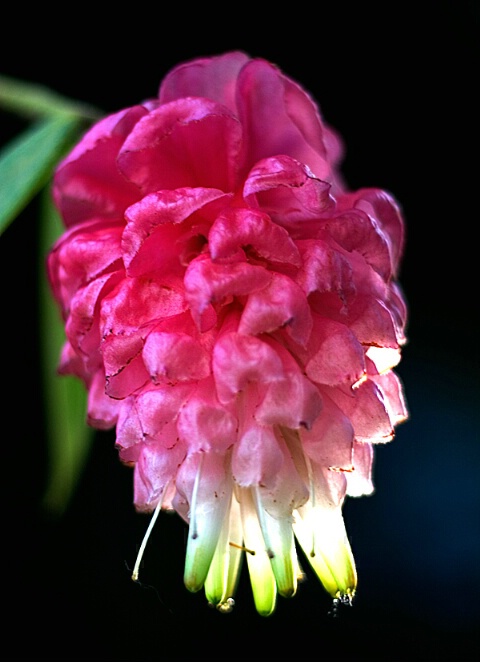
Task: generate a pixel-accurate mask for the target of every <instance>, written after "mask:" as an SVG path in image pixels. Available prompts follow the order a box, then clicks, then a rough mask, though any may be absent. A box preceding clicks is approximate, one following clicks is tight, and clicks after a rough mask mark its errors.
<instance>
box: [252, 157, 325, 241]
mask: <svg viewBox="0 0 480 662" xmlns="http://www.w3.org/2000/svg"><path fill="white" fill-rule="evenodd" d="M330 189H331V184H329V183H327V182H325V181H322V180H319V179H317V178H315V177H314V176H313V174H312V173H311V171H310V170H309V169H308V168H307V167H306V166H305V165H303V164H301V163H299V162H298V161H296V160H294V159H292V158H290V157H288V156H285V155H279V156H275V157H271V158H268V159H263V160H261V161H259V162H258V163H257V164H256V165H255V167H254V168H252V170H250V172H249V173H248V176H247V178H246V181H245V185H244V188H243V195H244V196H245V199H246V200H248V201H249V202H250V203H251V204H252V206H258V207H260V208H261V209H262V210H263V211H264V212H267V213H268V214H269V215H270V216H271V218H272V220H274V221H275V222H276V223H279V224H280V225H283V226H284V227H286V228H289V229H292V230H293V231H297V232H298V233H301V232H302V230H303V227H302V226H304V225H305V222H306V221H308V220H311V221H313V220H318V217H319V215H321V214H323V213H325V212H327V211H328V210H330V209H331V208H332V207H333V204H334V201H333V199H332V197H331V196H330ZM299 223H301V226H300V227H297V225H298V224H299Z"/></svg>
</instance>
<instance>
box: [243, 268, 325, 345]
mask: <svg viewBox="0 0 480 662" xmlns="http://www.w3.org/2000/svg"><path fill="white" fill-rule="evenodd" d="M280 327H286V331H287V333H288V334H289V335H290V336H291V337H292V338H293V340H295V342H297V343H299V344H300V345H305V344H306V342H307V341H308V338H309V336H310V332H311V330H312V317H311V314H310V308H309V305H308V302H307V298H306V296H305V294H304V292H303V291H302V289H301V288H300V287H299V286H298V285H297V284H296V283H295V282H294V281H293V280H292V279H291V278H289V277H288V276H284V275H283V274H278V273H275V272H273V273H272V278H271V281H270V283H269V284H268V285H267V286H266V287H264V288H263V289H261V290H259V291H254V292H252V293H251V294H250V295H249V297H248V299H247V303H246V304H245V308H244V310H243V313H242V317H241V320H240V324H239V327H238V330H239V333H250V334H252V335H258V334H260V333H271V332H272V331H275V330H276V329H279V328H280Z"/></svg>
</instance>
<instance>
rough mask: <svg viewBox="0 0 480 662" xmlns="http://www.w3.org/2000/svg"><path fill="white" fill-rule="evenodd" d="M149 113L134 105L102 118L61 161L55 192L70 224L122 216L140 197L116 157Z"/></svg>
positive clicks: (59, 205) (55, 182) (58, 205)
mask: <svg viewBox="0 0 480 662" xmlns="http://www.w3.org/2000/svg"><path fill="white" fill-rule="evenodd" d="M146 113H147V111H146V109H145V108H143V107H142V106H133V107H132V108H128V109H126V110H122V111H120V112H119V113H116V114H114V115H110V116H109V117H106V118H105V119H103V120H100V122H98V123H97V124H95V125H94V126H93V127H92V128H91V129H90V130H89V131H88V132H87V133H86V135H85V136H84V137H83V139H82V140H81V141H80V143H79V144H78V145H77V146H76V147H75V149H74V150H73V151H72V152H71V153H70V154H69V156H68V157H67V158H66V159H65V160H64V161H63V162H62V163H61V164H60V165H59V167H58V169H57V171H56V173H55V177H54V185H53V195H54V199H55V203H56V205H57V207H58V208H59V210H60V213H61V214H62V216H63V219H64V221H65V223H66V225H67V226H70V225H73V224H74V223H80V222H81V221H84V220H88V219H89V218H92V217H103V218H114V219H117V220H121V219H122V216H123V210H124V209H125V207H127V206H129V205H131V204H132V202H134V201H135V200H137V199H138V189H137V187H136V186H135V185H134V184H132V183H131V182H129V181H128V180H126V179H125V178H124V177H123V176H122V175H121V174H120V173H119V171H118V168H117V165H116V159H117V155H118V151H119V149H120V148H121V147H122V144H123V142H124V140H125V138H126V137H127V136H128V134H129V133H130V131H131V130H132V128H133V127H134V126H135V124H136V123H137V122H138V121H139V119H140V118H141V117H143V116H144V115H146Z"/></svg>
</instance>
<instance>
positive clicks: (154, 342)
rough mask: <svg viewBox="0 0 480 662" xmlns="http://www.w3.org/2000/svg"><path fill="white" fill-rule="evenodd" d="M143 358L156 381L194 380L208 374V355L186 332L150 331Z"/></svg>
mask: <svg viewBox="0 0 480 662" xmlns="http://www.w3.org/2000/svg"><path fill="white" fill-rule="evenodd" d="M143 361H144V363H145V367H146V369H147V370H148V372H149V374H150V377H151V379H152V380H153V381H154V382H155V383H157V382H162V381H168V382H171V383H174V382H177V381H189V380H198V379H203V378H204V377H207V376H208V375H209V374H210V357H209V355H208V353H207V352H206V351H205V350H204V349H203V347H202V345H201V344H200V343H199V342H198V341H196V340H195V339H194V338H192V337H191V336H190V335H189V334H187V333H168V332H164V331H155V330H154V331H152V332H151V333H150V334H149V335H148V337H147V339H146V341H145V345H144V347H143Z"/></svg>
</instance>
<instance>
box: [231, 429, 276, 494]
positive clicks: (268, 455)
mask: <svg viewBox="0 0 480 662" xmlns="http://www.w3.org/2000/svg"><path fill="white" fill-rule="evenodd" d="M283 459H284V458H283V453H282V451H281V449H280V446H279V443H278V441H277V438H276V436H275V434H274V432H273V428H272V427H271V426H266V425H259V424H258V423H256V422H255V421H253V420H252V421H250V422H249V424H248V427H246V429H244V430H243V432H242V434H241V435H240V438H239V439H238V441H237V443H236V444H235V446H234V449H233V456H232V473H233V478H234V480H235V482H236V483H237V484H238V485H240V486H241V487H251V486H253V485H265V484H269V483H272V481H274V479H275V476H276V475H277V474H278V472H279V471H280V469H281V466H282V464H283Z"/></svg>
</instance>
